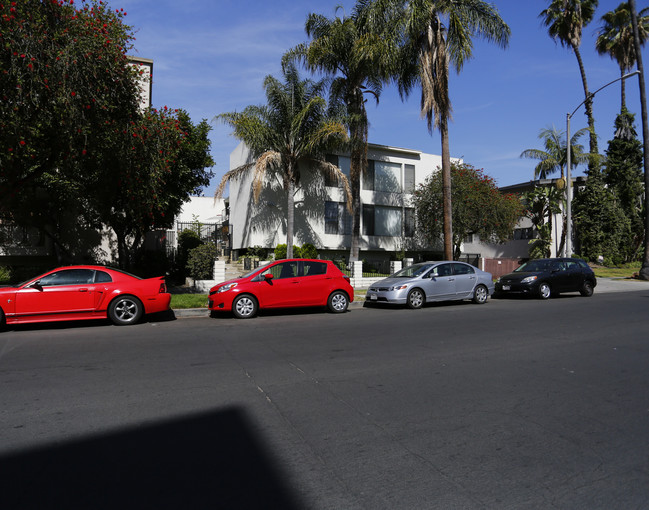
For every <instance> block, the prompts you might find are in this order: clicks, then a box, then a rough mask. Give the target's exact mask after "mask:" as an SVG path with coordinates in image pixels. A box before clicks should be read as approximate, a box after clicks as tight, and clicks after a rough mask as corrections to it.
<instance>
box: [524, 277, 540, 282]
mask: <svg viewBox="0 0 649 510" xmlns="http://www.w3.org/2000/svg"><path fill="white" fill-rule="evenodd" d="M537 278H538V276H528V277H527V278H523V279H522V280H521V283H532V282H533V281H534V280H536V279H537Z"/></svg>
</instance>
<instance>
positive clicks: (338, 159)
mask: <svg viewBox="0 0 649 510" xmlns="http://www.w3.org/2000/svg"><path fill="white" fill-rule="evenodd" d="M325 159H326V161H327V162H328V163H331V164H332V165H336V166H337V167H338V168H340V170H341V171H342V173H344V174H345V175H346V176H347V179H349V168H350V165H351V160H350V159H349V158H348V157H345V156H337V155H336V154H327V156H326V158H325ZM325 186H328V187H330V188H342V187H343V183H342V182H338V179H336V178H334V177H333V176H332V175H329V174H328V173H326V174H325Z"/></svg>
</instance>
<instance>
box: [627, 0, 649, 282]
mask: <svg viewBox="0 0 649 510" xmlns="http://www.w3.org/2000/svg"><path fill="white" fill-rule="evenodd" d="M629 8H630V10H631V24H632V25H633V40H634V43H635V53H636V59H637V60H636V63H637V66H638V71H640V74H639V75H638V83H639V85H640V105H641V107H642V138H643V141H644V203H645V208H644V214H645V228H644V260H643V261H642V268H641V269H640V278H642V279H643V280H649V123H648V121H647V96H646V92H645V81H644V66H643V64H642V48H641V45H640V34H639V33H638V15H637V12H636V6H635V0H629Z"/></svg>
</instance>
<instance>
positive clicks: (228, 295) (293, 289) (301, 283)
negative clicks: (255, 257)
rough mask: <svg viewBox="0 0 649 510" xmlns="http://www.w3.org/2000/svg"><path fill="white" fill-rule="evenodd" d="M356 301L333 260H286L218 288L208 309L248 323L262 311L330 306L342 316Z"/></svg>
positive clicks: (350, 287) (215, 288) (268, 265)
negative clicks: (227, 313)
mask: <svg viewBox="0 0 649 510" xmlns="http://www.w3.org/2000/svg"><path fill="white" fill-rule="evenodd" d="M353 300H354V289H353V287H352V286H351V285H350V283H349V277H347V276H346V275H345V274H344V273H343V272H342V271H341V270H340V269H338V268H337V267H336V266H335V265H334V263H333V262H331V261H330V260H310V259H283V260H278V261H276V262H271V263H270V264H267V265H265V266H263V267H259V268H257V269H255V270H254V271H252V272H250V273H248V274H246V275H244V276H242V277H241V278H237V279H236V280H229V281H227V282H223V283H219V284H218V285H215V286H214V287H212V288H211V289H210V295H209V300H208V308H209V309H210V310H212V311H219V310H223V311H232V313H233V314H234V315H235V317H238V318H240V319H247V318H249V317H254V316H255V314H256V313H257V310H259V309H260V308H293V307H305V306H327V307H328V308H329V310H330V311H331V312H334V313H342V312H344V311H346V310H347V307H348V306H349V303H350V302H351V301H353Z"/></svg>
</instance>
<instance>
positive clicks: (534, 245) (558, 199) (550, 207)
mask: <svg viewBox="0 0 649 510" xmlns="http://www.w3.org/2000/svg"><path fill="white" fill-rule="evenodd" d="M523 201H524V202H525V204H526V206H527V211H526V214H527V217H528V218H530V219H531V220H532V225H534V229H535V230H536V232H537V236H538V237H537V238H536V239H532V240H531V241H530V251H529V254H530V258H533V259H540V258H545V257H549V256H550V253H551V247H552V230H553V229H552V218H553V217H554V215H555V214H558V213H560V212H561V204H562V202H564V203H565V200H564V192H563V191H562V190H559V189H557V188H555V187H554V186H538V187H536V188H534V189H533V190H531V191H528V192H526V193H524V194H523ZM561 241H562V242H561V246H560V247H559V249H558V250H557V251H558V252H559V253H560V252H561V250H562V249H563V241H564V240H563V239H562V240H561Z"/></svg>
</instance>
